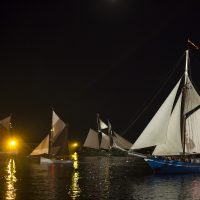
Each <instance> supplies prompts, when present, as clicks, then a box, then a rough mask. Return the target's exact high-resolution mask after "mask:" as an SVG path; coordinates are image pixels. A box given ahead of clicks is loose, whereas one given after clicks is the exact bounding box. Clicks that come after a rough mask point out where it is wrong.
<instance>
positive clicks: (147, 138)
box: [130, 50, 200, 174]
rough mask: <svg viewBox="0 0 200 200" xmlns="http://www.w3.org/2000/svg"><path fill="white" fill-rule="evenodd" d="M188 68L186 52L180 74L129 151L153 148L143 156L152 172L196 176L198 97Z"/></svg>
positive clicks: (198, 161)
mask: <svg viewBox="0 0 200 200" xmlns="http://www.w3.org/2000/svg"><path fill="white" fill-rule="evenodd" d="M188 67H189V50H186V64H185V72H184V75H183V76H182V77H181V79H180V80H179V81H178V82H177V84H176V86H175V87H174V89H173V90H172V91H171V93H170V94H169V96H168V97H167V99H166V100H165V101H164V103H163V104H162V105H161V107H160V108H159V110H158V111H157V112H156V114H155V115H154V117H153V118H152V120H151V121H150V122H149V124H148V125H147V126H146V128H145V129H144V131H143V132H142V134H141V135H140V136H139V138H138V139H137V140H136V142H135V143H134V144H133V146H132V147H131V150H130V151H134V150H138V149H143V148H147V147H154V150H153V152H152V154H151V155H144V160H145V162H146V163H147V164H148V165H149V166H150V167H151V169H152V170H153V172H154V173H163V174H166V173H200V158H199V155H200V135H199V130H200V110H199V108H200V96H199V94H198V92H197V91H196V89H195V87H194V85H193V83H192V81H191V77H190V76H189V73H188ZM130 153H131V152H130ZM135 155H136V154H135Z"/></svg>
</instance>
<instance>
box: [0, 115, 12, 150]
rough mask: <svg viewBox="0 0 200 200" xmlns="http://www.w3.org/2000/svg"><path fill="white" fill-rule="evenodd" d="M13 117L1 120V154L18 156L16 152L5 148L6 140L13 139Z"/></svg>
mask: <svg viewBox="0 0 200 200" xmlns="http://www.w3.org/2000/svg"><path fill="white" fill-rule="evenodd" d="M10 129H11V115H10V116H8V117H6V118H4V119H2V120H0V135H1V137H0V154H16V152H15V151H12V152H11V151H8V149H7V148H6V147H4V143H5V141H4V140H8V139H9V140H10V139H11V131H10Z"/></svg>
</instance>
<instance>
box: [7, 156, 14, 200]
mask: <svg viewBox="0 0 200 200" xmlns="http://www.w3.org/2000/svg"><path fill="white" fill-rule="evenodd" d="M6 172H7V175H6V176H5V177H6V183H7V190H6V194H5V195H6V199H15V198H16V189H15V183H16V182H17V178H16V176H15V173H16V167H15V160H14V159H12V158H11V159H9V160H8V165H7V168H6Z"/></svg>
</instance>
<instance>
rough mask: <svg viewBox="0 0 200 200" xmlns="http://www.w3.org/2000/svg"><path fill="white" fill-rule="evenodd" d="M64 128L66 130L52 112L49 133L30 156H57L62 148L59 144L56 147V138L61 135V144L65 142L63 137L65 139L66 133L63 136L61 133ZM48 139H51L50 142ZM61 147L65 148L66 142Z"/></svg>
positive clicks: (63, 124)
mask: <svg viewBox="0 0 200 200" xmlns="http://www.w3.org/2000/svg"><path fill="white" fill-rule="evenodd" d="M65 128H66V124H65V123H64V122H63V121H62V120H61V119H60V118H59V117H58V116H57V114H56V113H55V112H54V111H53V113H52V127H51V133H50V134H48V135H47V136H46V137H45V138H44V139H43V140H42V142H41V143H40V144H39V145H38V146H37V147H36V148H35V149H34V150H33V151H32V153H31V154H30V155H42V154H49V155H56V154H58V152H59V151H60V148H63V147H62V145H61V144H59V145H58V138H60V137H61V134H62V135H63V138H62V142H66V139H65V137H67V136H66V135H65V134H66V133H64V134H63V131H64V129H65ZM49 137H50V138H51V139H50V140H49ZM63 139H64V140H63ZM60 140H61V139H60ZM63 145H66V146H67V142H66V143H65V144H63ZM49 147H50V149H49ZM67 148H68V146H67Z"/></svg>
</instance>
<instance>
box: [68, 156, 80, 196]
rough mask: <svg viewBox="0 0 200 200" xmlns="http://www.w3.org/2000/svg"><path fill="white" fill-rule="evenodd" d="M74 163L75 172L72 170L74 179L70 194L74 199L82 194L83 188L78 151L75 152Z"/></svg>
mask: <svg viewBox="0 0 200 200" xmlns="http://www.w3.org/2000/svg"><path fill="white" fill-rule="evenodd" d="M73 158H74V163H73V168H74V169H73V172H72V181H71V186H70V189H69V195H70V196H71V197H72V199H77V198H79V196H80V193H81V189H80V187H79V178H80V175H79V171H78V155H77V153H74V156H73Z"/></svg>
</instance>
